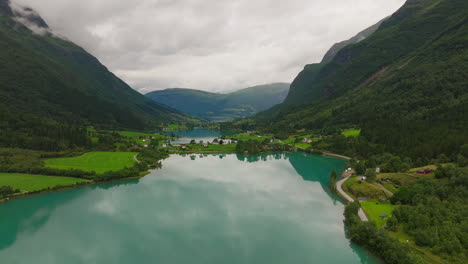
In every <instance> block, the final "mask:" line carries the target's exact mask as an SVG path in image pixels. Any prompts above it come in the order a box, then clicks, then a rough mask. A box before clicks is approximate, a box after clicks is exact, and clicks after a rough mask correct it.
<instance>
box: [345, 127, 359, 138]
mask: <svg viewBox="0 0 468 264" xmlns="http://www.w3.org/2000/svg"><path fill="white" fill-rule="evenodd" d="M343 135H344V136H345V137H358V136H359V135H361V129H347V130H345V131H343Z"/></svg>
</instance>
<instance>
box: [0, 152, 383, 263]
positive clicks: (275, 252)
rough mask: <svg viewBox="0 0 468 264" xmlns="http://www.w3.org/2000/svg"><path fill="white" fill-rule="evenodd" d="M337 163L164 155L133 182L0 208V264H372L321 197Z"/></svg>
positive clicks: (288, 157) (303, 157) (334, 203)
mask: <svg viewBox="0 0 468 264" xmlns="http://www.w3.org/2000/svg"><path fill="white" fill-rule="evenodd" d="M343 167H344V162H343V161H341V160H338V159H333V158H327V157H321V156H314V155H309V154H304V153H290V154H271V155H257V156H238V155H235V154H221V155H186V156H180V155H173V156H171V157H170V158H169V159H167V160H165V161H163V168H162V169H160V170H156V171H153V172H152V173H151V174H150V175H148V176H146V177H144V178H142V179H139V180H131V181H125V182H120V183H117V184H116V183H113V184H100V185H92V186H86V187H82V188H78V189H73V190H66V191H61V192H56V193H48V194H42V195H37V196H32V197H28V198H24V199H20V200H15V201H11V202H8V203H4V204H0V263H5V264H7V263H8V264H16V263H21V264H22V263H36V264H55V263H57V264H77V263H86V264H94V263H96V264H97V263H99V264H111V263H112V264H119V263H145V264H146V263H168V264H169V263H171V264H175V263H193V264H202V263H203V264H207V263H223V264H224V263H227V264H231V263H232V264H234V263H256V264H267V263H268V264H276V263H277V264H280V263H281V264H285V263H287V264H296V263H298V264H299V263H300V264H303V263H378V261H377V260H376V259H375V258H373V257H372V256H370V255H369V254H368V253H367V252H366V251H365V250H363V249H361V248H359V247H357V246H355V245H353V244H351V243H350V241H349V240H348V239H347V238H346V237H345V232H344V225H343V216H342V214H343V209H344V206H343V204H342V202H340V201H339V200H337V197H335V196H334V195H331V194H330V193H329V192H328V191H327V185H328V180H329V175H330V172H331V171H332V170H342V169H343Z"/></svg>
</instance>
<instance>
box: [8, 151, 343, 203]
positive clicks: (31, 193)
mask: <svg viewBox="0 0 468 264" xmlns="http://www.w3.org/2000/svg"><path fill="white" fill-rule="evenodd" d="M292 152H303V151H300V150H296V151H292ZM292 152H291V151H286V153H292ZM271 153H275V152H261V153H259V154H255V155H261V154H271ZM183 154H187V155H190V154H211V155H213V154H237V153H236V152H233V151H226V152H223V151H212V152H211V151H210V152H207V151H205V152H204V151H201V152H200V151H198V152H197V151H193V152H192V151H187V152H173V153H169V155H183ZM307 154H310V155H317V154H313V153H307ZM243 155H245V154H243ZM247 155H250V154H247ZM136 156H137V155H135V156H134V157H133V158H134V159H135V161H136V162H139V161H138V160H137V157H136ZM318 156H326V157H332V158H338V159H342V160H350V159H351V158H349V157H346V156H342V155H339V154H334V153H329V152H325V153H322V155H318ZM148 174H150V171H142V172H141V173H140V175H138V176H133V177H125V178H121V179H111V180H108V181H94V180H88V182H83V183H77V184H73V185H67V186H56V187H53V188H48V189H43V190H39V191H28V192H21V193H17V194H13V195H12V196H8V197H4V198H0V204H2V203H7V202H10V201H13V200H17V199H21V198H25V197H30V196H34V195H39V194H45V193H52V192H60V191H65V190H70V189H74V188H79V187H83V186H87V185H93V184H100V183H112V182H120V181H126V180H132V179H141V178H143V177H145V176H146V175H148ZM62 177H65V176H62ZM71 178H73V177H71ZM340 181H341V180H340ZM340 181H337V184H338V183H339V182H340ZM340 188H341V186H340ZM337 190H338V195H339V196H340V197H341V198H344V199H345V200H346V201H348V199H346V198H345V197H343V196H342V195H341V194H340V191H339V189H338V186H337Z"/></svg>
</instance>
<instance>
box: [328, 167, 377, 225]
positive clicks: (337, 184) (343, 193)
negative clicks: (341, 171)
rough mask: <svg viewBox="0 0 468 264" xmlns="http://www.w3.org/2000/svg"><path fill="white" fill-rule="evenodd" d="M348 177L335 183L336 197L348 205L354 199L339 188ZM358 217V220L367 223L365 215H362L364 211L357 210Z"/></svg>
mask: <svg viewBox="0 0 468 264" xmlns="http://www.w3.org/2000/svg"><path fill="white" fill-rule="evenodd" d="M349 177H351V176H348V177H344V178H343V179H341V180H339V181H337V182H336V190H337V192H338V195H339V196H340V197H342V198H344V199H345V200H346V201H348V203H353V202H354V199H353V198H352V197H351V196H349V194H347V193H346V192H345V191H344V190H343V188H342V187H341V186H342V185H343V183H345V182H346V181H347V180H348V179H349ZM358 216H359V218H360V219H361V221H362V222H369V219H368V218H367V215H366V214H365V213H364V210H362V208H359V211H358Z"/></svg>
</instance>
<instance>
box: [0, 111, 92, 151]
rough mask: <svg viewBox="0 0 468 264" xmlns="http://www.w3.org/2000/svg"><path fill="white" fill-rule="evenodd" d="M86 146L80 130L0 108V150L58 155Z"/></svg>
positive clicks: (85, 136) (68, 125)
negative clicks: (18, 149) (57, 153)
mask: <svg viewBox="0 0 468 264" xmlns="http://www.w3.org/2000/svg"><path fill="white" fill-rule="evenodd" d="M90 143H91V141H90V139H89V137H88V136H87V132H86V129H85V128H84V127H81V126H79V125H73V124H62V123H57V122H55V121H51V120H47V119H41V118H38V117H37V116H31V115H27V114H21V113H18V112H15V111H8V110H7V109H5V108H2V107H0V148H23V149H32V150H44V151H61V150H65V149H70V148H75V147H87V146H89V145H90Z"/></svg>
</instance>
